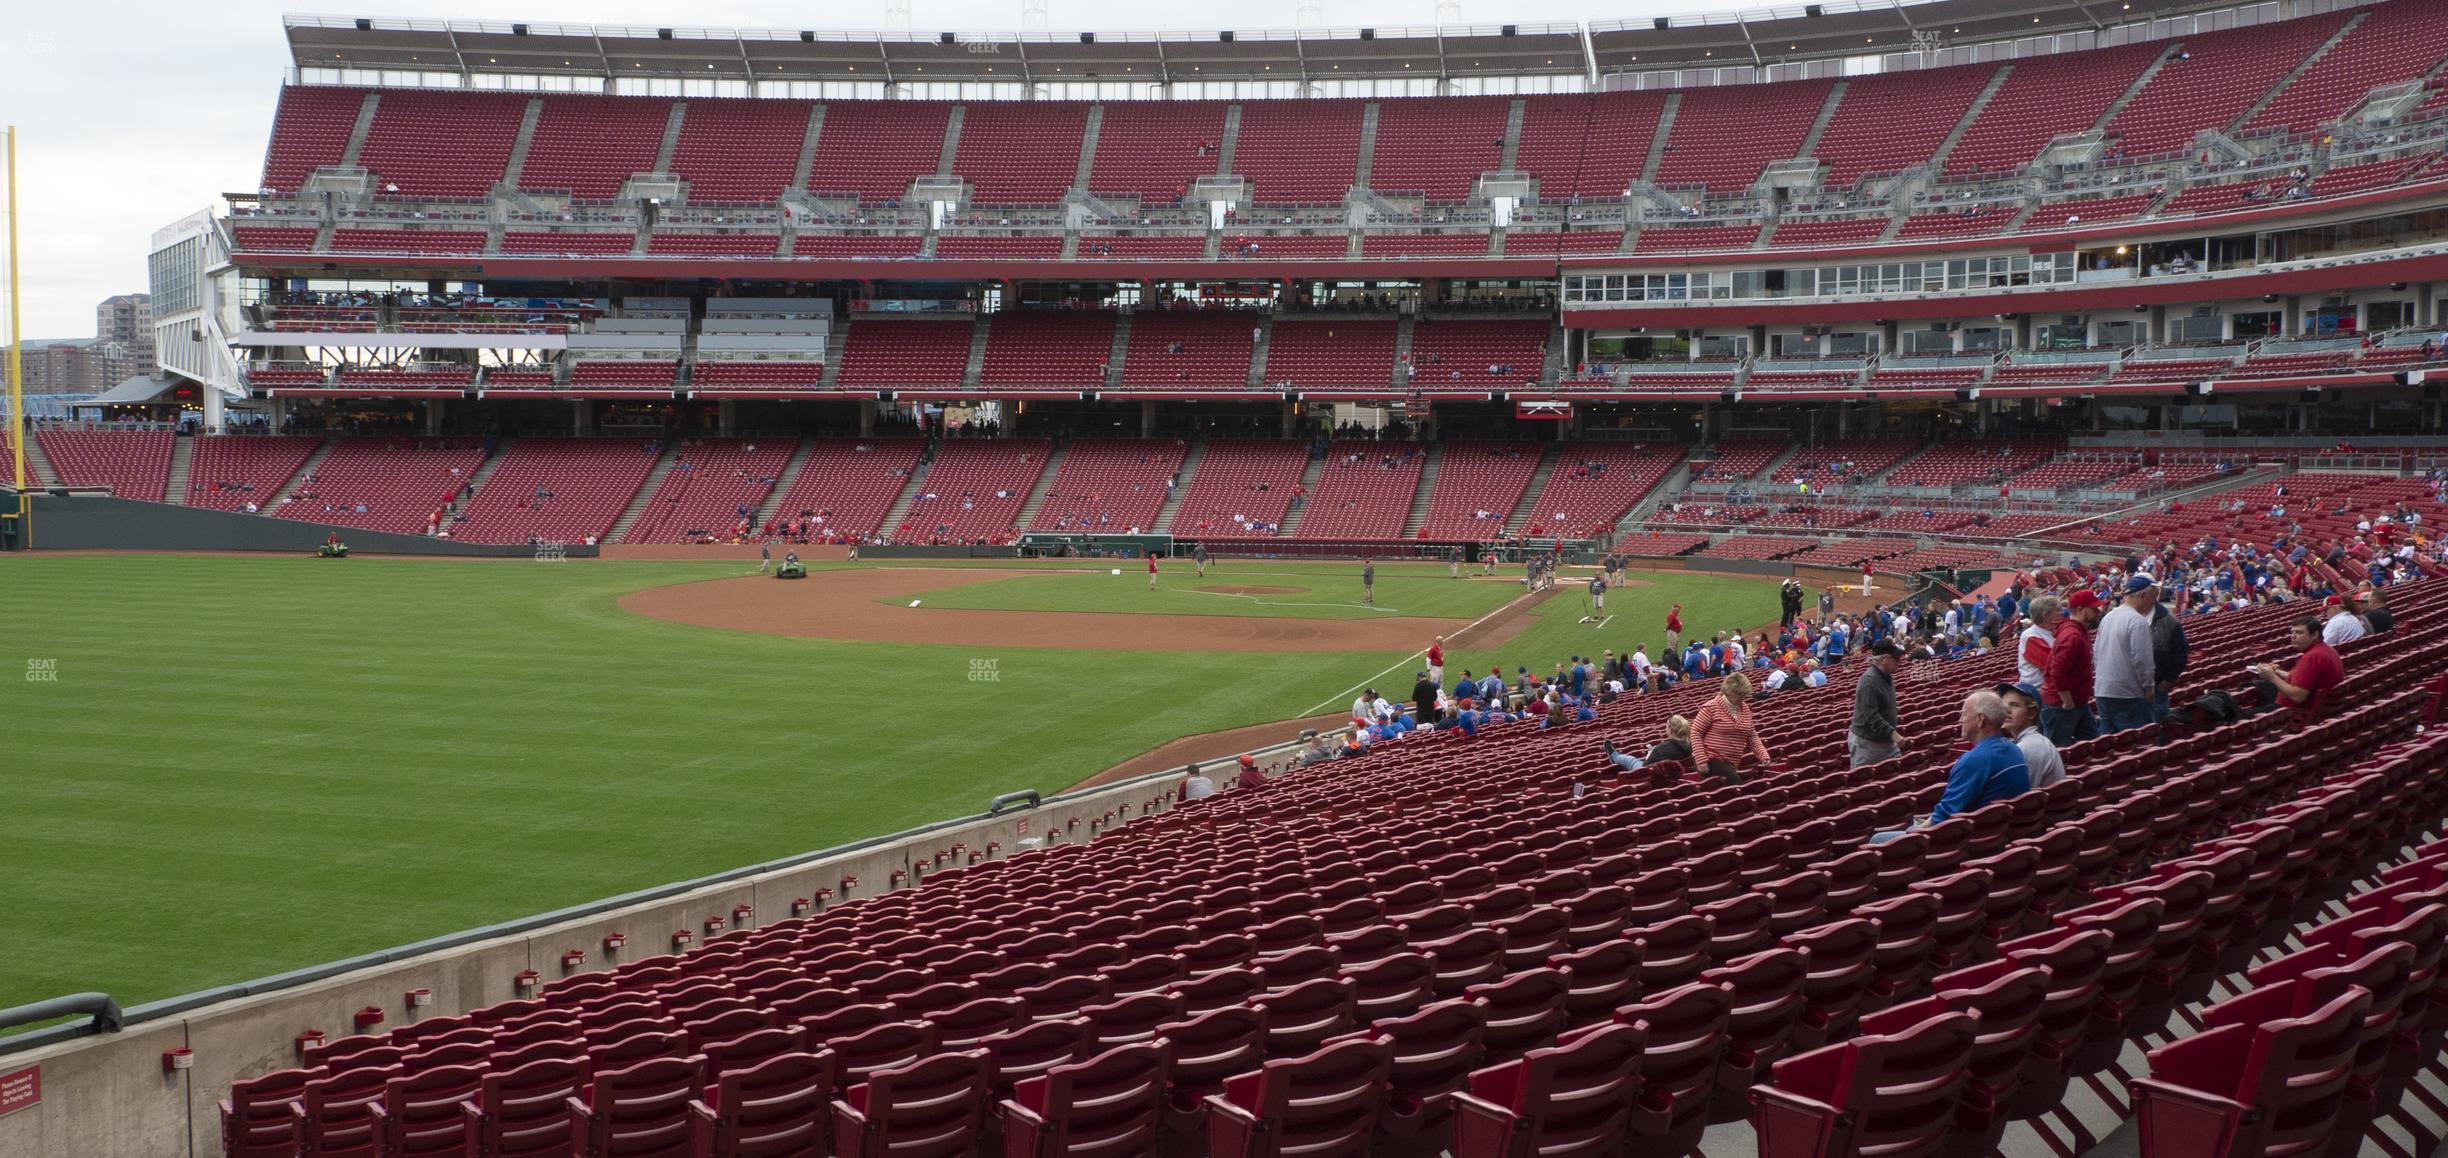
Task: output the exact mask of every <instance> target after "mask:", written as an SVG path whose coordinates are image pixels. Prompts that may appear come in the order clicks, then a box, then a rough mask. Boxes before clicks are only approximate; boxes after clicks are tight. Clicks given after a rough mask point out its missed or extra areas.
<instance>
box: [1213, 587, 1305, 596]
mask: <svg viewBox="0 0 2448 1158" xmlns="http://www.w3.org/2000/svg"><path fill="white" fill-rule="evenodd" d="M1199 590H1201V591H1213V592H1215V593H1216V594H1218V595H1298V594H1301V593H1302V592H1304V591H1307V590H1308V588H1306V587H1201V588H1199Z"/></svg>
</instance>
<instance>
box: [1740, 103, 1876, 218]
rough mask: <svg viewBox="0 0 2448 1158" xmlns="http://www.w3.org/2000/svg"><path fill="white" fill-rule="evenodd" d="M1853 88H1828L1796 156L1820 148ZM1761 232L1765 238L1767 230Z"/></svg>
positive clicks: (1806, 154) (1796, 151) (1795, 153)
mask: <svg viewBox="0 0 2448 1158" xmlns="http://www.w3.org/2000/svg"><path fill="white" fill-rule="evenodd" d="M1851 87H1853V86H1852V85H1851V84H1849V83H1847V82H1845V81H1841V80H1840V81H1837V82H1836V83H1834V84H1832V85H1829V86H1828V94H1827V100H1825V101H1824V102H1821V104H1820V105H1819V116H1818V118H1817V119H1815V120H1813V121H1811V127H1810V131H1809V132H1807V133H1804V134H1803V135H1802V144H1801V145H1800V146H1798V147H1796V148H1795V149H1794V156H1796V157H1808V156H1810V155H1811V153H1813V152H1814V151H1816V150H1817V149H1818V148H1819V138H1821V137H1824V136H1826V135H1827V127H1828V122H1829V121H1832V120H1835V119H1836V106H1837V105H1839V104H1841V103H1843V102H1844V95H1845V90H1846V89H1849V88H1851ZM1760 232H1761V234H1762V236H1765V235H1766V233H1767V230H1764V229H1763V230H1761V231H1760Z"/></svg>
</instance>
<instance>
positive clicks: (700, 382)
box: [689, 353, 824, 391]
mask: <svg viewBox="0 0 2448 1158" xmlns="http://www.w3.org/2000/svg"><path fill="white" fill-rule="evenodd" d="M823 384H824V363H823V362H820V361H817V360H816V358H815V356H814V354H813V353H811V354H810V355H809V356H808V357H805V358H738V359H725V360H718V361H707V360H704V359H699V361H698V363H697V368H696V369H695V370H694V371H691V372H690V374H689V385H690V386H692V387H694V388H695V389H697V390H698V391H704V390H709V389H711V390H814V389H816V388H817V387H819V386H821V385H823Z"/></svg>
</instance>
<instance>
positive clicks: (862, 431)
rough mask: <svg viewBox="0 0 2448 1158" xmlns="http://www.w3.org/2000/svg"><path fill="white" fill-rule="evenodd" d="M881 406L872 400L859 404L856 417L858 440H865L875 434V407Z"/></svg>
mask: <svg viewBox="0 0 2448 1158" xmlns="http://www.w3.org/2000/svg"><path fill="white" fill-rule="evenodd" d="M882 405H883V403H881V402H878V401H876V400H875V399H872V398H870V399H867V400H866V401H864V402H861V403H859V408H858V416H859V437H860V438H865V437H867V436H868V435H871V434H874V433H875V423H876V407H878V406H882Z"/></svg>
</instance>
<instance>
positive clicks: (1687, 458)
mask: <svg viewBox="0 0 2448 1158" xmlns="http://www.w3.org/2000/svg"><path fill="white" fill-rule="evenodd" d="M1691 471H1692V463H1691V452H1690V451H1689V450H1686V451H1684V453H1683V458H1682V460H1681V461H1679V462H1677V463H1675V467H1674V469H1673V470H1670V471H1667V472H1666V477H1664V478H1662V479H1659V480H1658V484H1657V485H1656V486H1654V487H1651V488H1649V493H1648V494H1645V495H1642V496H1641V501H1639V502H1637V503H1634V504H1632V509H1631V510H1628V511H1625V512H1624V517H1623V518H1620V519H1617V520H1616V521H1615V538H1616V539H1618V540H1621V539H1622V538H1623V537H1624V536H1625V535H1628V534H1631V533H1632V532H1633V531H1635V530H1637V529H1639V528H1640V527H1643V526H1646V525H1648V522H1649V518H1650V516H1651V515H1654V514H1656V513H1657V510H1658V508H1659V507H1662V506H1664V505H1666V504H1667V503H1670V502H1673V501H1674V496H1676V495H1679V494H1682V493H1683V490H1684V488H1686V487H1689V486H1690V485H1691ZM1537 493H1538V492H1537V491H1536V490H1535V489H1534V490H1532V491H1531V494H1533V495H1536V494H1537ZM1529 514H1530V512H1528V511H1516V512H1514V521H1512V522H1509V523H1507V524H1505V530H1506V531H1507V532H1508V533H1512V532H1515V531H1518V530H1519V529H1520V528H1522V527H1525V526H1528V525H1529V522H1528V517H1529Z"/></svg>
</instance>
